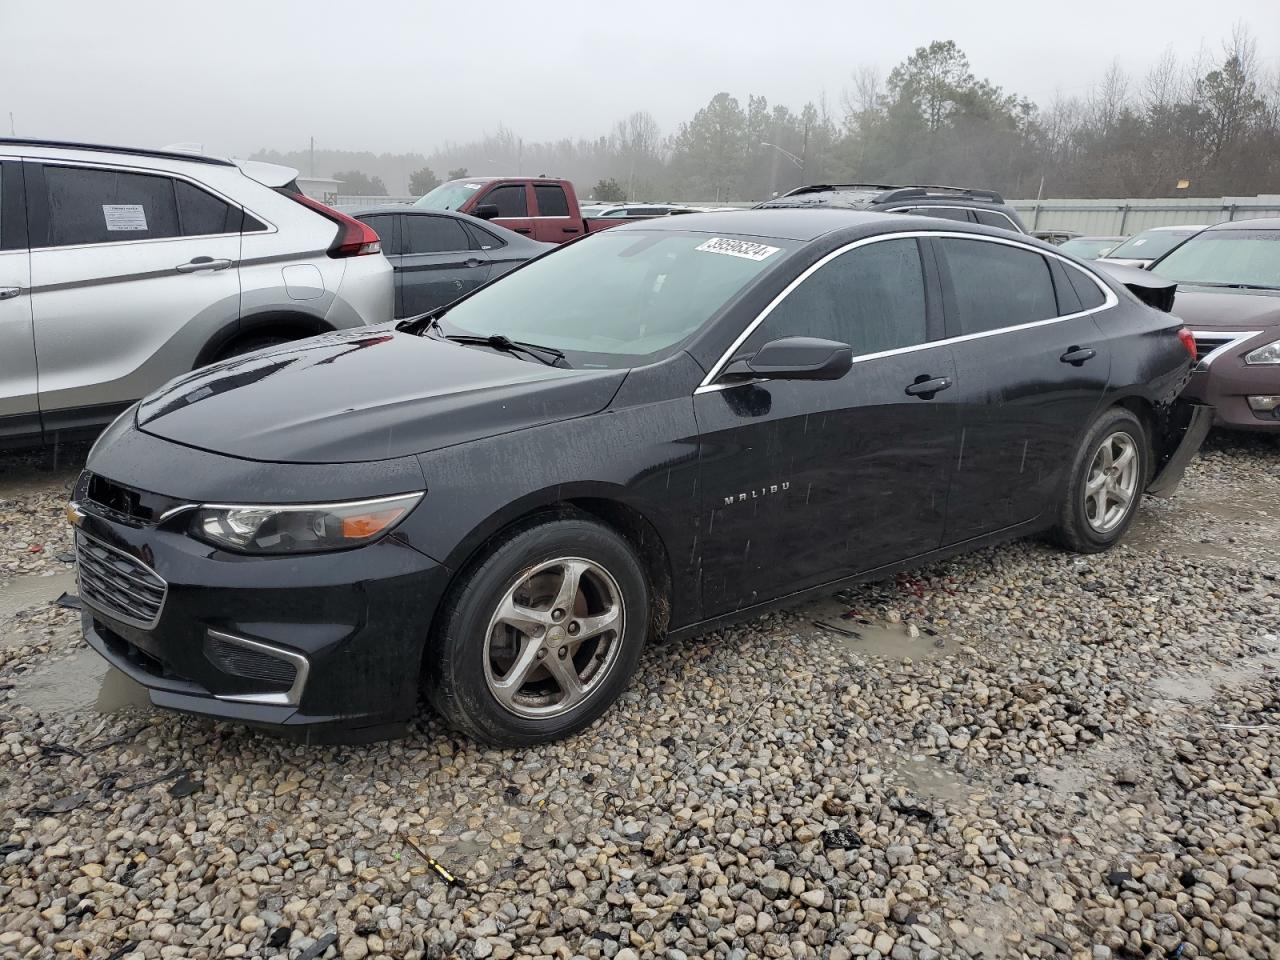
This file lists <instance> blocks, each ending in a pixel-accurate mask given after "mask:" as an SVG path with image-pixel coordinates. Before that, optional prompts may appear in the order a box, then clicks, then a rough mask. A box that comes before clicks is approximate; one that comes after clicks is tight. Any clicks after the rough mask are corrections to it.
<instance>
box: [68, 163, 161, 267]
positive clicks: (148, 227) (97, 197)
mask: <svg viewBox="0 0 1280 960" xmlns="http://www.w3.org/2000/svg"><path fill="white" fill-rule="evenodd" d="M44 182H45V195H46V199H47V201H48V209H49V223H48V234H47V236H46V237H45V238H44V242H43V245H46V246H54V247H59V246H68V245H70V244H77V243H118V242H120V241H124V240H151V239H156V238H161V237H176V236H179V230H178V205H177V201H176V198H175V195H174V189H173V180H171V179H170V178H169V177H161V176H154V175H152V174H144V173H122V172H121V171H119V170H102V169H90V168H87V167H64V166H57V165H49V166H46V167H45V168H44Z"/></svg>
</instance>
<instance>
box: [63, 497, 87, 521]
mask: <svg viewBox="0 0 1280 960" xmlns="http://www.w3.org/2000/svg"><path fill="white" fill-rule="evenodd" d="M66 514H67V523H69V524H71V525H72V526H73V527H78V526H80V523H81V521H83V520H84V511H83V510H81V509H80V504H78V503H76V502H75V501H74V500H72V501H71V502H70V503H68V504H67V509H66Z"/></svg>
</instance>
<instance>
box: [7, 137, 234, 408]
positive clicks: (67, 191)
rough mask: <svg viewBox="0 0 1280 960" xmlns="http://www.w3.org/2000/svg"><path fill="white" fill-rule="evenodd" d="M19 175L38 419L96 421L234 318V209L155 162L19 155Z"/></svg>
mask: <svg viewBox="0 0 1280 960" xmlns="http://www.w3.org/2000/svg"><path fill="white" fill-rule="evenodd" d="M25 180H26V188H27V208H28V229H29V233H30V241H31V290H32V295H31V310H32V316H33V320H34V330H35V347H36V363H37V364H38V366H39V371H40V409H41V413H42V420H43V422H44V429H45V431H46V433H48V432H49V431H51V430H58V429H69V428H75V427H81V426H88V425H92V424H96V423H101V422H103V421H104V420H106V419H108V418H110V417H111V416H113V415H114V413H115V412H116V411H118V410H119V409H120V408H122V407H124V406H125V405H127V404H128V403H130V402H132V401H134V400H136V399H138V398H139V397H141V396H143V395H144V394H146V393H148V392H149V391H151V390H154V389H155V388H156V387H158V386H160V385H161V384H162V383H164V382H165V381H167V380H169V379H171V378H173V377H175V376H177V375H178V374H180V373H186V372H187V371H189V370H190V369H191V365H192V363H193V362H194V359H195V357H196V356H197V355H198V354H199V352H200V350H201V348H202V347H203V346H204V344H205V343H206V342H207V341H208V339H209V337H210V336H211V335H212V333H213V332H214V331H216V330H218V329H221V328H222V327H223V326H225V324H227V323H228V322H231V321H234V320H236V319H237V318H238V317H239V315H240V279H239V272H238V269H237V264H238V261H239V259H240V229H241V224H242V221H243V212H242V211H241V209H240V208H239V207H238V206H235V205H233V204H231V203H229V202H227V201H226V200H225V199H223V198H220V197H218V196H216V195H215V194H213V193H212V192H210V191H209V190H207V189H205V188H204V187H201V186H198V185H195V184H193V183H191V182H189V181H187V180H185V179H182V178H179V177H176V176H172V175H168V174H165V173H161V172H158V171H151V170H140V169H137V168H128V167H119V166H114V165H106V164H87V163H79V162H77V163H62V162H53V161H43V162H40V163H36V162H30V161H29V162H28V163H27V164H26V178H25Z"/></svg>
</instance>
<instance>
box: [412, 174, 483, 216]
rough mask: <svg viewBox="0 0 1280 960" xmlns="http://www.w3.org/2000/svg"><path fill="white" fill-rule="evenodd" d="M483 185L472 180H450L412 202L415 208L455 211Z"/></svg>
mask: <svg viewBox="0 0 1280 960" xmlns="http://www.w3.org/2000/svg"><path fill="white" fill-rule="evenodd" d="M482 186H484V184H482V183H477V182H476V181H474V180H450V181H449V182H448V183H442V184H440V186H438V187H436V188H435V189H434V190H432V191H431V192H430V193H425V194H423V195H422V196H420V197H419V198H418V199H417V200H415V201H413V205H414V206H415V207H428V208H430V209H432V210H457V209H458V208H459V207H461V206H462V205H463V204H464V203H466V202H467V201H468V200H470V199H471V197H472V195H473V194H474V193H475V192H476V191H477V190H479V189H480V188H481V187H482Z"/></svg>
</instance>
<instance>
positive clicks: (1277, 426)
mask: <svg viewBox="0 0 1280 960" xmlns="http://www.w3.org/2000/svg"><path fill="white" fill-rule="evenodd" d="M1270 332H1271V333H1272V334H1273V335H1274V331H1270ZM1265 342H1266V337H1262V338H1256V337H1255V338H1253V339H1251V340H1248V341H1246V342H1244V343H1242V344H1237V345H1236V346H1234V347H1233V348H1232V349H1231V350H1230V351H1226V352H1224V353H1222V354H1221V355H1219V356H1214V357H1211V358H1210V360H1209V362H1208V363H1202V364H1200V366H1198V367H1197V368H1196V370H1195V371H1194V372H1193V373H1192V374H1191V382H1190V383H1188V384H1187V388H1186V389H1185V390H1184V391H1183V393H1182V395H1183V396H1184V397H1186V398H1187V399H1189V400H1195V401H1197V402H1199V403H1207V404H1210V405H1211V406H1212V407H1213V408H1214V418H1213V423H1214V426H1218V427H1225V428H1227V429H1230V430H1254V431H1260V432H1264V433H1280V411H1275V410H1262V411H1257V410H1254V409H1253V408H1252V407H1251V406H1250V404H1249V398H1250V397H1251V396H1252V397H1257V396H1268V395H1274V394H1280V364H1274V363H1253V364H1250V363H1245V362H1244V354H1246V353H1248V352H1249V351H1250V350H1255V349H1257V347H1258V346H1259V345H1260V344H1262V343H1265Z"/></svg>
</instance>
